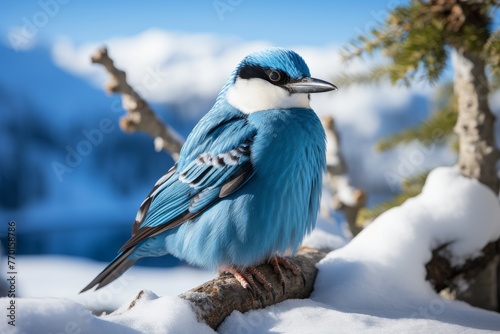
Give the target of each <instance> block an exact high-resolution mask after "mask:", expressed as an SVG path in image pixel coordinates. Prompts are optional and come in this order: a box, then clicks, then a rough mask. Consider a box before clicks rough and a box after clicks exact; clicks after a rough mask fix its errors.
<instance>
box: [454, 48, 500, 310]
mask: <svg viewBox="0 0 500 334" xmlns="http://www.w3.org/2000/svg"><path fill="white" fill-rule="evenodd" d="M453 66H454V69H455V80H454V88H455V95H456V96H457V99H458V121H457V124H456V126H455V132H456V133H457V134H458V138H459V147H460V151H459V160H458V166H459V168H460V172H461V174H462V175H464V176H466V177H469V178H474V179H477V180H478V181H479V182H481V183H483V184H484V185H486V186H487V187H489V188H490V189H491V190H492V191H493V192H494V193H495V194H498V190H499V182H498V177H497V171H496V165H497V161H498V157H499V152H498V150H497V148H496V145H495V133H494V127H493V125H494V122H495V116H494V115H493V114H492V113H491V110H490V107H489V105H488V92H489V89H488V80H487V78H486V74H485V67H486V64H485V62H484V60H483V59H482V58H481V57H480V56H478V55H475V54H473V53H470V52H467V51H464V50H457V52H456V57H455V59H454V62H453ZM499 223H500V222H499ZM497 267H498V261H492V262H491V263H490V264H489V265H488V266H487V267H486V268H485V270H484V271H482V272H481V273H479V274H478V275H477V276H476V278H475V279H474V281H473V282H471V284H470V286H469V289H468V290H466V291H464V292H463V293H458V294H457V299H461V300H464V301H466V302H468V303H470V304H472V305H474V306H478V307H481V308H485V309H489V310H498V304H499V303H498V298H497V283H496V282H497V277H496V276H497V275H496V273H497Z"/></svg>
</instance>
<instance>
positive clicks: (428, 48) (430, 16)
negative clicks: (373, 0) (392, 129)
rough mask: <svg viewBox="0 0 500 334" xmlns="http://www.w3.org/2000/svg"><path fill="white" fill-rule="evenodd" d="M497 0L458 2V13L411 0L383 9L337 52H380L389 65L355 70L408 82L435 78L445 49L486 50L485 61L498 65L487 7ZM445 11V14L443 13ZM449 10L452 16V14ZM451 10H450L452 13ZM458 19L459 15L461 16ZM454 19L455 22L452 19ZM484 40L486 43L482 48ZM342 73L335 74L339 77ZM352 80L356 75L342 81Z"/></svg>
mask: <svg viewBox="0 0 500 334" xmlns="http://www.w3.org/2000/svg"><path fill="white" fill-rule="evenodd" d="M498 2H499V1H492V0H490V1H483V2H482V3H479V4H478V3H476V2H473V1H458V2H457V4H456V6H459V8H460V12H459V13H461V16H460V15H458V17H455V16H457V15H455V16H453V15H454V12H453V11H451V10H449V8H441V7H445V5H443V4H439V2H437V1H424V0H412V1H410V3H409V4H408V5H404V6H399V7H397V8H395V9H394V10H393V11H392V12H390V13H389V15H388V17H387V19H386V20H385V22H384V23H382V24H380V25H379V26H378V27H376V28H374V29H372V30H371V31H370V32H368V33H367V34H365V35H359V36H357V38H356V39H354V40H353V41H352V42H351V43H350V45H349V46H348V47H347V48H346V50H345V51H344V53H343V57H344V59H346V60H349V59H353V58H357V57H360V56H363V55H365V54H368V55H372V54H374V53H375V52H378V51H380V52H382V54H383V55H384V56H386V57H387V58H388V59H389V60H390V64H389V65H386V66H384V67H383V70H380V68H378V70H377V68H374V69H372V70H371V71H368V73H367V74H365V75H364V77H363V75H361V74H359V75H357V76H358V78H359V79H361V78H363V79H366V80H368V81H371V82H378V81H380V80H381V79H382V78H389V79H390V80H391V82H392V83H396V82H399V83H402V84H404V85H409V84H411V83H412V82H413V80H415V79H417V80H426V81H429V82H431V83H433V82H436V81H437V79H438V78H439V76H440V75H441V73H442V72H443V69H444V68H445V66H446V63H447V61H448V52H447V51H448V48H449V47H454V48H464V49H465V50H467V51H470V52H476V53H481V52H483V50H484V52H486V58H488V59H491V61H490V64H494V65H492V66H495V68H498V67H500V61H498V59H497V58H496V57H500V43H498V38H499V36H498V34H496V33H495V34H491V32H490V25H491V17H490V16H489V15H491V14H490V13H491V10H492V8H494V7H495V6H499V4H498ZM449 12H451V14H450V13H449ZM452 14H453V15H452ZM455 14H456V13H455ZM461 19H463V20H462V21H461ZM457 22H458V23H457ZM485 45H487V46H489V47H487V48H485ZM345 77H347V76H346V75H344V74H343V75H341V78H345ZM346 82H348V83H351V82H352V83H357V81H356V80H350V81H348V80H346Z"/></svg>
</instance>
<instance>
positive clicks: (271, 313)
mask: <svg viewBox="0 0 500 334" xmlns="http://www.w3.org/2000/svg"><path fill="white" fill-rule="evenodd" d="M498 217H500V205H499V202H498V198H497V197H496V196H495V195H494V194H493V192H491V191H490V190H489V189H488V188H487V187H485V186H484V185H482V184H480V183H478V182H477V181H475V180H470V179H467V178H465V177H463V176H460V174H459V173H458V171H457V170H456V169H454V168H438V169H436V170H434V171H433V172H432V173H431V174H430V175H429V177H428V179H427V182H426V185H425V187H424V189H423V191H422V194H420V195H419V196H416V197H415V198H413V199H410V200H408V201H407V202H405V203H404V204H403V205H402V206H400V207H397V208H394V209H392V210H390V211H388V212H386V213H385V214H383V215H381V216H380V217H379V218H377V219H376V220H375V221H374V222H373V223H372V224H371V225H370V226H369V227H368V228H366V229H365V230H364V231H363V232H361V233H360V234H359V235H358V236H356V237H355V238H354V239H353V240H352V241H351V242H350V243H348V244H347V245H346V246H344V247H342V248H340V249H338V250H335V251H333V252H331V253H329V254H328V255H327V256H326V257H325V258H324V259H323V260H322V261H321V262H320V263H319V264H318V269H319V272H318V276H317V278H316V285H315V289H314V292H313V294H312V296H311V298H310V299H305V300H288V301H285V302H283V303H280V304H277V305H274V306H271V307H268V308H266V309H263V310H255V311H251V312H247V313H245V314H242V313H240V312H238V311H235V312H233V313H232V314H231V315H230V316H229V317H228V318H227V319H226V320H225V321H224V323H223V324H222V325H221V326H220V328H219V329H218V331H219V332H220V333H332V332H335V333H353V332H360V331H362V332H363V333H398V334H399V333H408V332H425V333H453V334H455V333H457V332H459V333H474V334H476V333H494V332H495V333H498V331H499V330H500V315H499V314H498V313H495V312H489V311H485V310H481V309H477V308H474V307H471V306H469V305H467V304H465V303H463V302H457V301H447V300H445V299H443V298H441V297H440V296H439V295H438V294H436V293H435V292H434V291H433V290H432V288H431V286H430V284H429V283H428V282H426V281H425V263H427V262H428V261H429V260H430V259H431V250H432V249H433V248H435V247H436V246H438V245H441V244H443V243H450V244H449V250H450V253H451V255H452V256H453V261H454V262H455V263H460V262H463V261H464V260H465V258H466V256H467V254H479V251H480V249H481V248H482V247H483V246H484V245H485V244H486V243H488V242H489V241H493V240H496V239H498V238H499V236H500V226H499V225H500V224H499V221H498ZM56 267H57V266H52V268H56ZM143 284H144V285H145V286H146V285H147V280H146V279H145V280H144V281H143ZM8 303H9V299H7V298H2V299H0V309H4V310H5V309H6V307H7V306H8ZM16 303H17V306H18V313H17V319H16V327H12V326H9V325H7V323H6V322H5V321H3V322H1V323H0V332H1V333H34V332H48V333H60V332H71V333H73V332H74V333H77V332H81V333H106V334H113V333H137V332H139V333H213V330H212V329H210V328H209V327H208V326H207V325H205V324H202V323H199V322H198V321H197V319H196V316H195V314H194V312H193V310H192V309H191V307H190V305H189V303H188V302H186V301H184V300H182V299H180V298H178V297H171V296H166V297H161V298H158V297H157V296H156V295H155V294H154V293H152V292H150V291H145V292H144V294H143V297H142V298H141V299H139V301H138V302H137V303H136V304H135V306H134V307H133V308H131V309H130V310H129V309H128V308H129V304H130V302H128V303H126V304H125V305H123V306H122V307H121V308H120V309H118V310H117V311H115V312H114V313H112V314H109V315H104V316H100V317H97V316H94V315H92V314H91V313H90V311H88V310H87V309H86V308H84V307H83V306H82V305H80V304H78V303H77V302H75V301H71V300H68V299H64V298H57V299H55V298H44V299H41V298H20V299H17V300H16ZM87 306H89V305H87ZM90 306H91V305H90ZM94 309H97V307H94Z"/></svg>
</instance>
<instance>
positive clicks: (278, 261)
mask: <svg viewBox="0 0 500 334" xmlns="http://www.w3.org/2000/svg"><path fill="white" fill-rule="evenodd" d="M271 264H272V266H273V268H274V272H275V273H276V274H278V278H279V281H280V283H281V287H282V288H283V294H285V292H286V285H285V275H284V274H283V270H281V266H283V267H284V268H285V269H289V270H291V271H292V273H293V274H294V275H295V276H299V275H300V276H301V277H302V282H303V283H304V286H306V277H305V275H304V273H303V272H302V269H300V267H298V266H297V265H295V264H293V263H292V262H290V261H289V260H287V259H285V258H284V257H280V256H273V257H272V258H271Z"/></svg>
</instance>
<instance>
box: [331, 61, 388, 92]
mask: <svg viewBox="0 0 500 334" xmlns="http://www.w3.org/2000/svg"><path fill="white" fill-rule="evenodd" d="M392 71H393V68H392V66H390V65H389V66H388V65H378V66H374V67H373V68H371V69H370V70H369V71H366V72H360V73H350V74H348V73H346V72H342V73H340V74H339V75H337V76H336V77H335V78H334V79H333V81H334V82H336V83H338V85H339V86H342V87H346V86H351V85H357V84H364V85H366V84H379V83H380V82H382V81H383V80H386V79H388V78H389V77H390V74H391V72H392Z"/></svg>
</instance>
